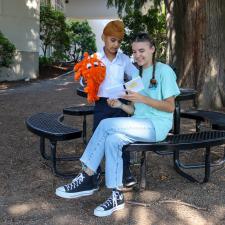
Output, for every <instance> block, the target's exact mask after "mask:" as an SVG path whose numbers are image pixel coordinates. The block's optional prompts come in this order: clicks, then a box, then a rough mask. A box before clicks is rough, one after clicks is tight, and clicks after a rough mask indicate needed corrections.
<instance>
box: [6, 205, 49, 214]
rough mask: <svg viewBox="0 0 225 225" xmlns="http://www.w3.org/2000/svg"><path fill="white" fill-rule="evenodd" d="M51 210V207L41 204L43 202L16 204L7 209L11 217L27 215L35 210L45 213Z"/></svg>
mask: <svg viewBox="0 0 225 225" xmlns="http://www.w3.org/2000/svg"><path fill="white" fill-rule="evenodd" d="M50 208H51V209H52V205H51V206H50V204H49V203H43V202H38V203H20V204H19V203H17V204H13V205H11V206H9V208H8V213H9V214H11V215H12V216H22V215H25V214H27V213H29V212H30V211H32V210H35V209H38V210H40V209H42V210H44V211H45V212H47V211H48V209H50Z"/></svg>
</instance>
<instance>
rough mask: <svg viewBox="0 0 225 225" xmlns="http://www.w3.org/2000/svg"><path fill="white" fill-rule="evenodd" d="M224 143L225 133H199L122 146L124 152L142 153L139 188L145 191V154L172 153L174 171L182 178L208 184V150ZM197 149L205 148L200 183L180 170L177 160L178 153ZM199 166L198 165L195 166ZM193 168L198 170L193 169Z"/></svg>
mask: <svg viewBox="0 0 225 225" xmlns="http://www.w3.org/2000/svg"><path fill="white" fill-rule="evenodd" d="M224 143H225V131H217V130H212V131H201V132H195V133H187V134H176V135H170V136H168V137H167V138H166V139H165V140H164V141H162V142H135V143H132V144H129V145H126V146H124V148H123V150H125V151H131V152H132V151H139V152H142V158H141V167H140V175H141V178H140V184H139V185H140V188H141V189H145V187H146V154H147V152H149V151H152V152H158V151H165V152H166V151H172V152H173V163H174V168H175V170H176V171H177V172H178V173H179V174H180V175H181V176H183V177H185V178H187V179H188V180H190V181H192V182H198V183H202V182H208V180H209V176H210V166H211V162H210V148H211V147H213V146H218V145H222V144H224ZM197 148H205V162H204V168H205V176H204V179H203V181H202V182H200V181H198V180H197V179H195V178H194V177H192V176H191V175H189V174H187V173H186V172H184V171H183V170H182V166H181V163H180V160H179V153H180V151H184V150H186V151H189V150H192V149H197ZM197 165H199V164H197ZM192 166H193V168H199V167H198V166H197V167H194V165H192Z"/></svg>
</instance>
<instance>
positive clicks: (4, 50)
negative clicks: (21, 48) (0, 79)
mask: <svg viewBox="0 0 225 225" xmlns="http://www.w3.org/2000/svg"><path fill="white" fill-rule="evenodd" d="M15 51H16V47H15V45H14V44H12V43H11V42H10V41H9V40H8V39H7V38H6V37H5V36H4V35H3V34H2V32H1V31H0V67H3V66H4V67H9V66H10V65H11V64H12V63H13V57H14V55H15Z"/></svg>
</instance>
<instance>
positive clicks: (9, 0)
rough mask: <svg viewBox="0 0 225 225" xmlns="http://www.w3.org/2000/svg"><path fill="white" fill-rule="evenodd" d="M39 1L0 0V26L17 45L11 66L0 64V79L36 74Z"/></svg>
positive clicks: (15, 78) (28, 76)
mask: <svg viewBox="0 0 225 225" xmlns="http://www.w3.org/2000/svg"><path fill="white" fill-rule="evenodd" d="M39 4H40V3H39V0H17V1H15V0H0V30H1V31H2V33H3V34H4V35H5V36H6V37H7V38H8V39H9V40H10V41H11V42H12V43H13V44H14V45H15V46H16V49H17V52H16V57H15V62H14V64H13V65H12V66H11V68H10V69H7V68H0V81H4V80H21V79H25V78H36V77H37V76H38V57H39V54H38V52H39V15H40V10H39V9H40V5H39Z"/></svg>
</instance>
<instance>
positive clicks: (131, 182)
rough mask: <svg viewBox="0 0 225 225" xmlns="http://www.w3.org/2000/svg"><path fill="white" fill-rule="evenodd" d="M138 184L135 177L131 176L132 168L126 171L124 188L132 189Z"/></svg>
mask: <svg viewBox="0 0 225 225" xmlns="http://www.w3.org/2000/svg"><path fill="white" fill-rule="evenodd" d="M136 184H137V180H136V179H135V177H134V176H133V175H132V174H131V171H130V168H129V167H128V168H127V169H125V170H124V174H123V185H124V187H127V188H130V187H133V186H134V185H136Z"/></svg>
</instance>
